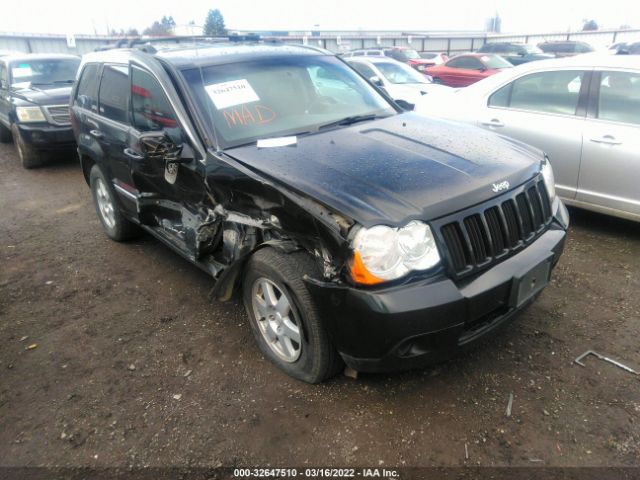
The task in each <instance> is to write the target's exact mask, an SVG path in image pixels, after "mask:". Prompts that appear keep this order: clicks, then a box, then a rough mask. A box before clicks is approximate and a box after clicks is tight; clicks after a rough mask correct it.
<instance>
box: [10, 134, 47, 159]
mask: <svg viewBox="0 0 640 480" xmlns="http://www.w3.org/2000/svg"><path fill="white" fill-rule="evenodd" d="M11 133H12V134H13V143H14V144H15V146H16V151H17V153H18V157H19V158H20V162H21V163H22V166H23V167H24V168H36V167H40V166H41V165H42V152H40V151H38V150H36V149H35V148H33V147H32V146H31V145H29V144H27V143H25V141H24V139H23V138H22V135H21V134H20V130H18V127H17V126H16V124H15V123H14V124H13V125H11Z"/></svg>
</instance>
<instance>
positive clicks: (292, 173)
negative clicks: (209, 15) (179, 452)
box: [71, 43, 568, 382]
mask: <svg viewBox="0 0 640 480" xmlns="http://www.w3.org/2000/svg"><path fill="white" fill-rule="evenodd" d="M71 117H72V124H73V128H74V132H75V136H76V140H77V143H78V153H79V156H80V161H81V165H82V169H83V171H84V176H85V178H86V181H87V183H88V184H89V185H90V188H91V192H92V195H93V198H94V201H95V205H96V210H97V214H98V217H99V218H100V221H101V222H102V225H103V227H104V229H105V231H106V233H107V235H109V236H110V237H111V238H112V239H114V240H117V241H121V240H125V239H127V238H130V237H132V236H134V235H136V234H138V233H139V232H140V231H141V230H144V231H146V232H149V233H150V234H152V235H153V236H155V237H156V238H158V239H159V240H160V241H162V242H164V243H165V244H167V245H168V246H169V247H171V248H172V249H174V250H175V251H176V252H178V253H179V254H181V255H182V256H183V257H184V258H186V259H187V260H189V261H190V262H192V263H194V264H195V265H197V266H198V267H200V268H201V269H203V270H204V271H206V272H208V273H209V274H210V275H211V276H212V277H213V278H214V280H215V286H214V289H213V291H212V294H213V296H214V297H215V298H218V299H221V300H224V299H229V298H230V297H231V296H232V295H233V293H234V291H239V292H241V293H242V298H243V301H244V305H245V307H246V310H247V314H248V316H249V320H250V325H251V327H252V330H253V333H254V336H255V338H256V341H257V343H258V345H259V346H260V348H261V350H262V352H263V353H264V354H265V355H266V356H267V357H268V358H269V359H270V360H272V361H273V362H274V363H275V364H277V365H278V366H279V367H280V368H281V369H282V370H284V371H286V372H287V373H289V374H290V375H292V376H294V377H296V378H299V379H302V380H305V381H308V382H318V381H321V380H323V379H325V378H327V377H329V376H331V375H333V374H335V373H336V372H337V371H338V370H339V369H340V368H341V367H342V366H343V361H344V362H346V363H347V364H348V365H349V366H351V367H353V368H354V369H356V370H359V371H375V370H386V369H400V368H409V367H417V366H421V365H425V364H427V363H429V362H434V361H439V360H441V359H444V358H446V357H448V356H450V355H451V354H453V353H454V352H456V351H458V350H460V349H462V348H464V347H466V346H468V345H471V344H474V343H475V342H476V340H479V339H481V338H483V337H485V336H487V335H488V334H489V333H490V332H492V331H494V330H495V329H496V328H497V327H499V326H501V325H504V324H506V323H507V322H508V321H509V320H511V319H512V318H514V316H515V315H516V314H517V313H518V312H520V311H522V310H523V309H524V308H525V307H526V306H527V305H528V304H529V303H530V302H532V301H533V299H534V298H535V297H536V296H537V295H538V294H539V293H540V291H541V290H542V289H543V288H544V287H545V286H546V285H547V283H548V281H549V276H550V274H551V270H552V268H553V266H554V265H555V264H556V262H557V261H558V259H559V257H560V254H561V252H562V249H563V245H564V241H565V230H566V228H567V225H568V216H567V212H566V209H565V208H564V206H563V204H562V203H561V201H560V200H559V199H558V198H557V197H556V194H555V189H554V179H553V172H552V170H551V166H550V165H549V163H548V161H547V159H546V157H545V156H544V154H543V153H542V152H540V151H538V150H534V149H532V148H530V147H528V146H526V145H524V144H522V143H518V142H516V141H513V140H507V139H506V138H503V137H500V136H497V135H494V134H492V133H490V132H485V131H482V130H479V129H476V128H473V127H467V126H461V125H457V124H453V123H449V122H445V121H440V120H433V119H428V118H423V117H420V116H418V115H416V114H414V113H403V112H402V111H401V109H400V108H399V107H398V106H397V105H395V104H394V103H393V102H392V101H391V100H390V99H388V98H387V97H385V96H384V95H383V94H381V93H380V92H379V91H378V90H376V89H375V88H374V87H373V86H371V85H370V84H369V83H368V82H367V81H366V79H365V78H363V77H361V76H360V75H359V74H358V73H357V72H355V71H354V70H352V69H351V68H350V67H349V66H348V65H346V64H345V63H344V62H343V61H342V60H340V59H339V58H337V57H335V56H334V55H332V54H330V53H329V52H327V51H324V50H320V49H316V48H312V47H303V46H299V47H295V46H284V45H267V44H260V43H255V44H220V45H217V46H211V47H202V48H200V47H194V48H192V49H181V50H166V51H163V52H156V53H149V52H147V53H144V52H141V51H137V50H113V51H107V52H99V53H93V54H89V55H86V56H85V57H84V58H83V63H82V66H81V70H80V71H79V74H78V80H77V82H76V87H75V88H74V92H73V93H72V108H71Z"/></svg>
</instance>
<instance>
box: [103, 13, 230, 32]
mask: <svg viewBox="0 0 640 480" xmlns="http://www.w3.org/2000/svg"><path fill="white" fill-rule="evenodd" d="M190 25H195V22H193V21H192V22H191V23H190ZM175 28H176V22H175V20H174V19H173V17H172V16H171V15H169V16H166V15H164V16H163V17H162V18H161V19H160V20H156V21H155V22H153V23H152V24H151V25H150V26H148V27H147V28H145V29H144V30H143V31H142V34H143V35H150V36H155V37H162V36H169V35H174V31H175ZM109 33H110V34H111V35H113V36H123V37H124V36H126V37H135V36H138V35H140V33H139V32H138V29H136V28H129V29H127V30H125V29H121V30H120V31H117V30H111V32H109ZM202 33H203V35H207V36H223V35H226V34H227V28H226V26H225V24H224V17H223V16H222V12H220V10H219V9H217V8H215V9H211V10H209V11H208V12H207V16H206V18H205V21H204V27H203V32H202Z"/></svg>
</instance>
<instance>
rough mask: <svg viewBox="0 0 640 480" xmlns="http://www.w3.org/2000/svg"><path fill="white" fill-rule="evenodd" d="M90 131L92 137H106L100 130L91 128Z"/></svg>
mask: <svg viewBox="0 0 640 480" xmlns="http://www.w3.org/2000/svg"><path fill="white" fill-rule="evenodd" d="M89 133H90V134H91V136H92V137H95V138H102V137H104V134H103V133H102V132H101V131H100V130H90V131H89Z"/></svg>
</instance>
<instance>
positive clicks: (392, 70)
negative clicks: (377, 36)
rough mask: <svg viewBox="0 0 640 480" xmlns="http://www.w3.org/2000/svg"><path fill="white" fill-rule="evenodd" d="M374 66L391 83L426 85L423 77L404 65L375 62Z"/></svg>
mask: <svg viewBox="0 0 640 480" xmlns="http://www.w3.org/2000/svg"><path fill="white" fill-rule="evenodd" d="M375 66H376V67H377V68H378V70H380V73H382V75H383V76H384V78H386V79H387V80H389V81H390V82H391V83H396V84H400V83H428V82H427V79H426V78H425V76H424V75H422V74H421V73H419V72H417V71H416V70H414V69H413V68H411V67H409V66H407V65H405V64H404V63H391V62H384V63H382V62H380V63H378V62H376V63H375Z"/></svg>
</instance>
